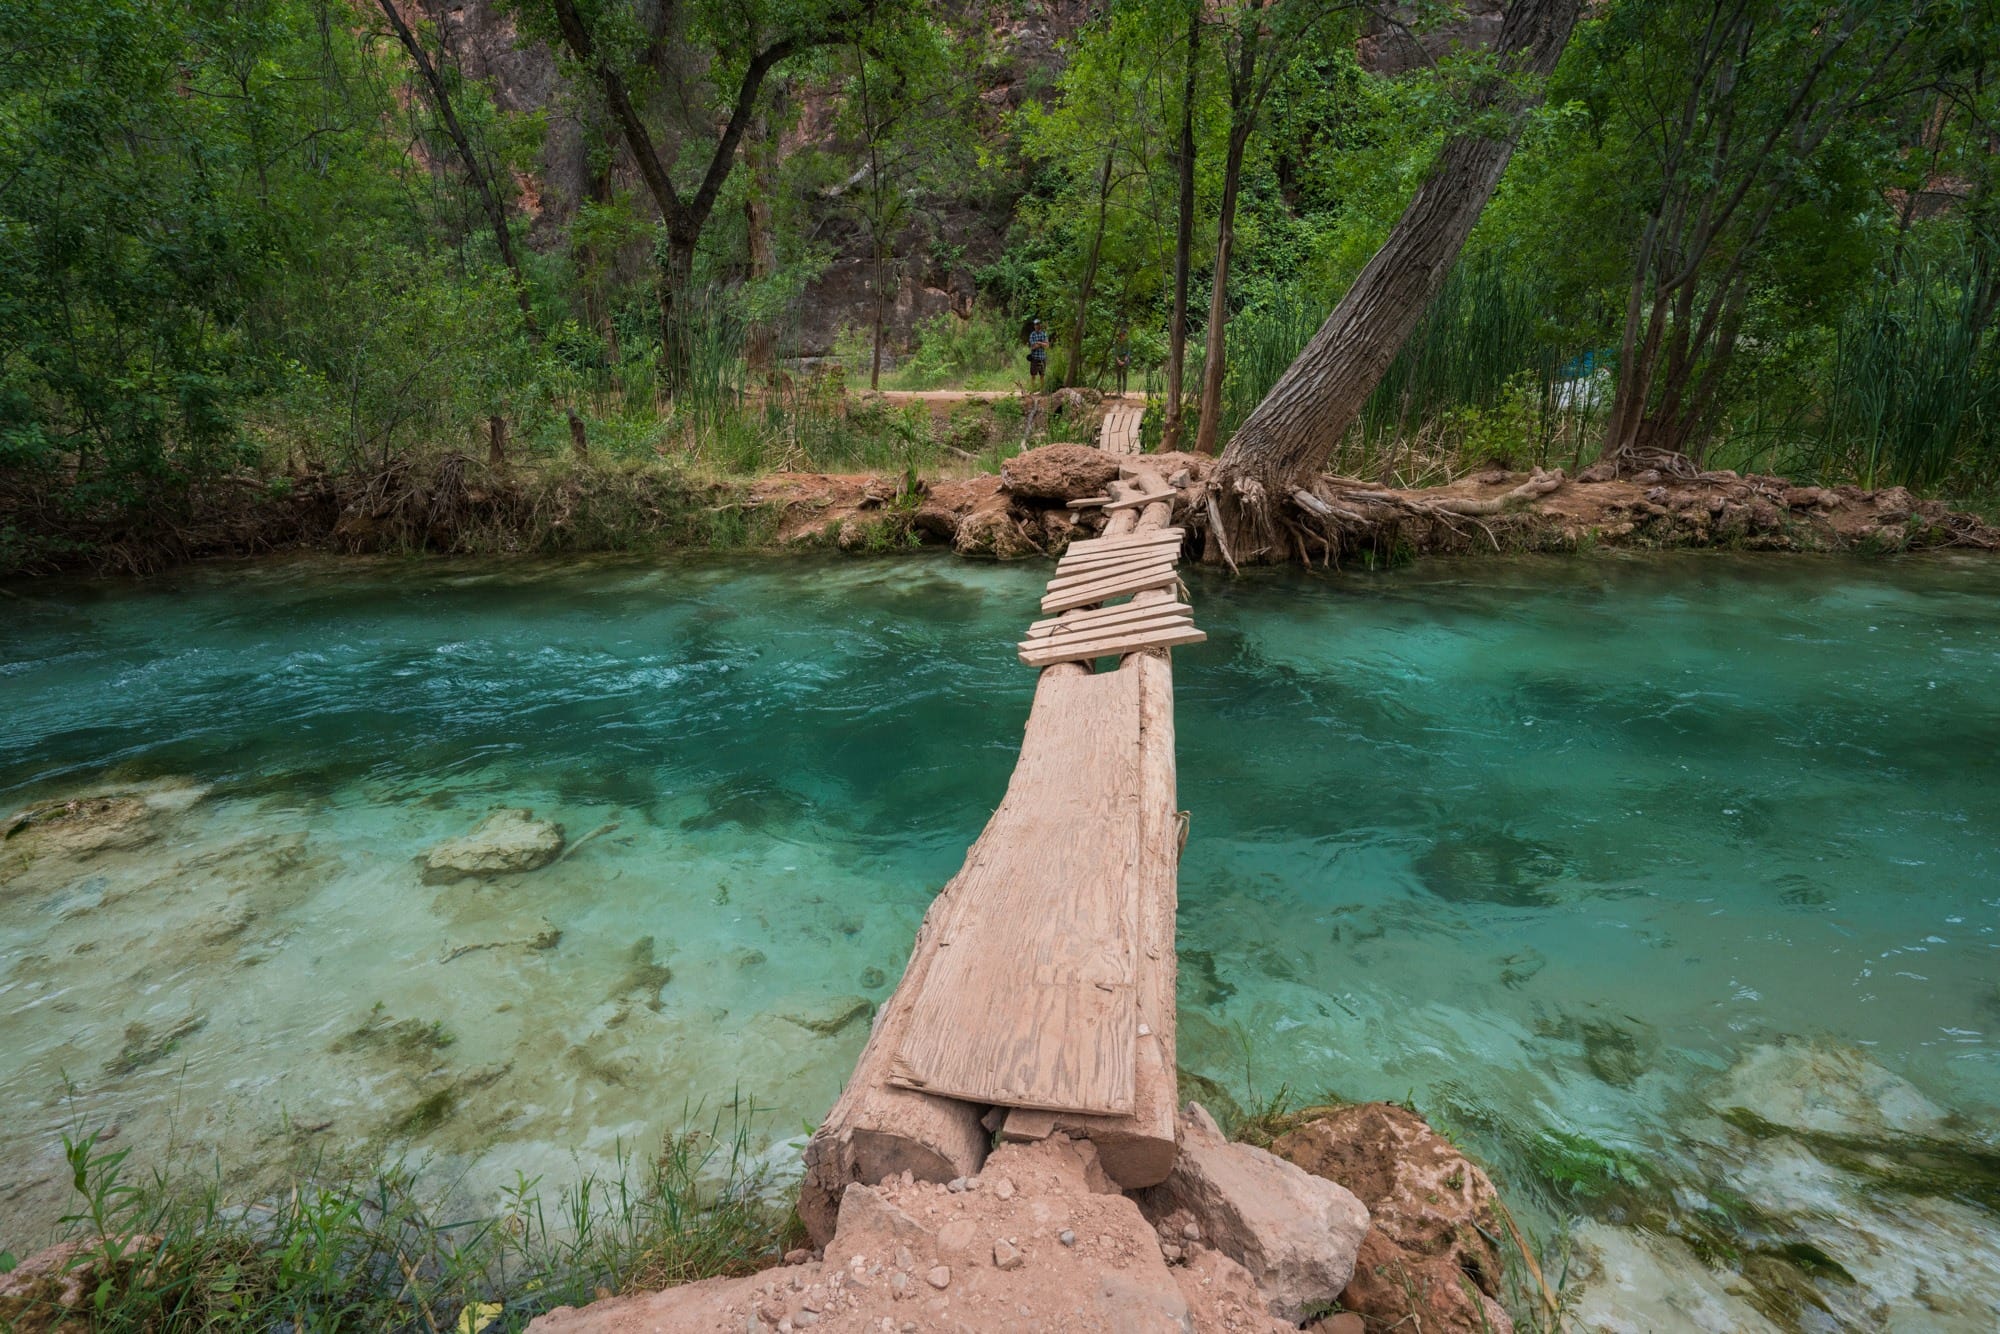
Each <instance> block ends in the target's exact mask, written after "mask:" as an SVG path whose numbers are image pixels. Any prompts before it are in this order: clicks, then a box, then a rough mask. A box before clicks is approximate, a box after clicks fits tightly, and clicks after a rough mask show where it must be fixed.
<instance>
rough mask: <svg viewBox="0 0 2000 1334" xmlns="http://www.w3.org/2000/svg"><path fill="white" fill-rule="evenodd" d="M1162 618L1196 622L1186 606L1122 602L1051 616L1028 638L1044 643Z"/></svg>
mask: <svg viewBox="0 0 2000 1334" xmlns="http://www.w3.org/2000/svg"><path fill="white" fill-rule="evenodd" d="M1161 616H1179V617H1181V618H1183V619H1186V620H1190V621H1191V620H1192V619H1193V618H1194V608H1193V607H1190V606H1188V605H1187V604H1186V603H1185V602H1174V601H1164V602H1154V603H1150V604H1146V603H1138V602H1121V603H1119V604H1118V605H1117V606H1113V607H1098V608H1094V609H1089V610H1084V609H1079V610H1076V611H1067V612H1064V613H1063V614H1062V615H1060V616H1051V617H1049V618H1048V619H1047V620H1045V621H1036V622H1035V623H1034V624H1032V625H1030V626H1029V627H1028V638H1030V639H1045V638H1047V637H1048V636H1050V635H1072V634H1078V633H1081V632H1084V631H1096V630H1101V629H1103V628H1105V627H1106V626H1112V625H1119V624H1123V623H1126V622H1130V621H1150V620H1153V619H1155V618H1157V617H1161Z"/></svg>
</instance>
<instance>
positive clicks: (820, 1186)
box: [799, 405, 1205, 1244]
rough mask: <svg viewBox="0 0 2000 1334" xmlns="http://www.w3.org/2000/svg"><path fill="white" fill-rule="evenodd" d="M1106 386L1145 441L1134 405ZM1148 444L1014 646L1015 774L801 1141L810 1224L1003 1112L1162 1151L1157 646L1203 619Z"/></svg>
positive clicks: (1168, 1084)
mask: <svg viewBox="0 0 2000 1334" xmlns="http://www.w3.org/2000/svg"><path fill="white" fill-rule="evenodd" d="M1119 406H1120V407H1123V408H1128V409H1129V416H1130V427H1129V439H1130V444H1131V450H1132V452H1133V453H1135V454H1136V452H1137V447H1138V415H1139V409H1138V408H1137V407H1133V406H1131V405H1119ZM1112 426H1113V423H1112V420H1111V418H1110V417H1107V419H1106V423H1105V439H1106V441H1107V442H1108V441H1109V440H1110V439H1111V438H1112ZM1121 429H1123V428H1121ZM1120 438H1121V439H1123V438H1124V437H1120ZM1107 447H1108V446H1107ZM1142 457H1143V456H1141V458H1134V459H1133V460H1132V461H1131V462H1130V463H1127V464H1125V465H1123V466H1122V467H1121V469H1120V471H1121V477H1120V480H1118V481H1116V482H1113V483H1112V484H1111V486H1110V487H1109V488H1108V490H1109V495H1108V497H1107V499H1108V501H1109V502H1110V503H1108V504H1106V505H1105V506H1104V507H1103V508H1104V509H1105V510H1106V511H1108V513H1107V522H1106V524H1105V527H1104V532H1103V536H1101V537H1097V538H1092V539H1086V540H1082V541H1078V542H1073V543H1071V544H1070V546H1069V548H1068V550H1067V551H1066V552H1065V554H1064V556H1063V559H1062V560H1061V562H1060V563H1058V565H1057V567H1056V571H1055V574H1054V576H1053V577H1052V578H1051V579H1050V581H1049V584H1048V590H1047V592H1046V594H1045V596H1044V597H1043V599H1042V610H1043V612H1044V613H1045V614H1044V616H1043V618H1042V619H1038V620H1035V621H1033V622H1032V623H1031V624H1030V625H1029V626H1028V629H1027V632H1026V634H1025V636H1024V637H1023V639H1022V640H1021V642H1020V643H1019V644H1018V645H1017V646H1016V651H1017V653H1018V654H1019V656H1020V658H1021V661H1022V662H1023V663H1025V664H1027V665H1029V666H1031V667H1035V668H1038V669H1040V670H1041V676H1040V678H1039V680H1038V682H1037V684H1036V689H1035V699H1034V703H1033V705H1032V707H1031V709H1030V712H1029V716H1028V723H1027V727H1026V729H1025V733H1024V736H1023V739H1022V745H1021V756H1020V759H1019V761H1018V762H1017V764H1016V766H1015V769H1014V774H1013V777H1012V779H1011V780H1010V781H1009V783H1008V787H1007V792H1006V795H1005V797H1004V798H1003V799H1002V801H1001V803H1000V806H999V808H998V809H997V810H996V811H995V812H994V814H993V817H992V819H991V820H990V821H989V822H988V823H987V826H986V828H985V830H984V831H983V832H982V833H981V834H980V836H979V838H978V840H977V841H976V842H975V843H974V844H973V845H972V848H971V849H970V851H969V852H968V854H967V856H966V861H965V865H964V868H963V869H962V870H960V872H959V873H958V875H957V876H955V877H954V878H953V879H952V881H951V882H950V883H949V884H947V885H946V886H945V888H944V889H943V890H942V891H940V893H939V894H938V896H937V898H936V900H935V901H934V902H933V903H932V905H931V909H930V911H929V912H928V913H927V914H926V915H925V918H924V923H923V926H922V928H921V929H920V930H919V931H918V933H917V940H916V944H915V947H914V949H913V950H912V953H911V956H910V963H909V966H908V968H907V969H906V970H905V972H904V975H903V979H902V981H901V983H900V984H899V985H898V986H897V988H896V991H895V994H894V995H893V996H891V998H890V1000H889V1002H888V1004H886V1005H885V1006H884V1007H883V1008H882V1011H881V1013H880V1014H878V1015H877V1017H876V1022H875V1026H874V1029H873V1031H872V1032H871V1033H870V1035H869V1039H868V1044H867V1046H866V1047H865V1048H864V1049H863V1051H862V1054H861V1058H860V1060H859V1062H858V1063H857V1065H856V1067H855V1072H854V1075H853V1078H852V1079H851V1080H850V1081H849V1083H848V1086H847V1088H846V1090H845V1091H844V1092H843V1093H842V1094H841V1096H840V1099H839V1101H838V1102H836V1103H835V1105H834V1107H833V1109H832V1111H831V1112H829V1113H828V1116H827V1119H826V1121H825V1122H823V1123H822V1124H821V1126H820V1127H819V1129H818V1130H817V1131H816V1132H815V1133H814V1135H813V1137H812V1140H811V1142H810V1143H809V1144H808V1146H807V1149H806V1168H807V1170H806V1181H805V1184H804V1186H803V1187H802V1189H801V1194H800V1201H799V1213H800V1217H801V1218H802V1219H803V1220H804V1221H805V1223H806V1226H807V1229H808V1231H809V1232H810V1233H811V1234H812V1235H813V1237H814V1238H815V1240H816V1241H818V1242H820V1243H822V1244H823V1243H824V1241H825V1240H826V1238H827V1237H828V1236H830V1235H831V1233H832V1230H833V1225H834V1219H835V1216H836V1214H837V1211H838V1205H839V1199H840V1196H841V1193H842V1192H843V1191H844V1190H845V1189H846V1186H847V1184H848V1183H850V1182H853V1181H868V1182H872V1181H877V1180H880V1179H881V1178H882V1177H884V1176H888V1175H894V1174H898V1173H900V1172H903V1171H910V1172H912V1173H914V1174H915V1175H917V1176H919V1177H921V1178H924V1179H927V1180H946V1179H949V1178H950V1177H953V1176H965V1175H969V1174H971V1173H974V1172H976V1171H977V1170H978V1168H979V1165H980V1163H981V1162H982V1161H984V1157H985V1153H986V1150H987V1148H988V1147H989V1146H990V1144H991V1142H992V1135H993V1134H994V1133H996V1132H997V1133H998V1134H999V1135H1000V1136H1001V1137H1002V1138H1005V1139H1016V1140H1019V1139H1039V1138H1043V1137H1046V1136H1048V1135H1050V1134H1054V1133H1057V1132H1062V1133H1067V1134H1070V1135H1072V1136H1076V1137H1079V1138H1088V1139H1090V1140H1091V1141H1092V1142H1093V1143H1094V1144H1095V1145H1096V1146H1097V1150H1098V1155H1099V1161H1100V1163H1101V1164H1102V1165H1103V1167H1104V1170H1105V1171H1106V1172H1107V1173H1108V1174H1109V1175H1110V1177H1111V1178H1112V1180H1113V1181H1115V1182H1117V1183H1118V1184H1119V1185H1121V1186H1124V1187H1127V1188H1136V1187H1142V1186H1148V1185H1154V1184H1157V1183H1158V1182H1159V1181H1161V1180H1163V1179H1164V1178H1165V1176H1166V1174H1167V1172H1168V1171H1169V1170H1170V1169H1171V1167H1172V1166H1173V1161H1174V1157H1175V1152H1176V1148H1175V1124H1176V1123H1175V1111H1176V1108H1177V1105H1178V1090H1177V1087H1176V1084H1177V1080H1176V1075H1175V1062H1174V1021H1175V1014H1174V980H1175V973H1176V961H1175V954H1174V918H1175V913H1176V908H1177V899H1178V894H1177V890H1176V884H1175V882H1176V878H1177V874H1178V868H1179V864H1180V844H1181V841H1182V839H1183V837H1184V829H1185V826H1184V824H1183V821H1182V818H1181V816H1180V815H1179V813H1178V811H1177V809H1176V803H1175V793H1174V739H1173V671H1172V667H1171V664H1170V662H1169V658H1168V653H1167V650H1168V649H1169V648H1172V647H1175V646H1179V645H1183V644H1192V643H1200V642H1201V641H1202V640H1203V639H1204V638H1205V636H1204V635H1203V634H1202V632H1201V631H1200V630H1199V629H1197V628H1195V625H1194V616H1193V609H1192V608H1191V607H1189V606H1188V605H1187V603H1186V602H1185V601H1183V600H1182V599H1181V596H1180V595H1181V594H1182V593H1183V592H1184V590H1183V589H1182V587H1181V583H1180V578H1179V574H1178V571H1177V562H1178V559H1179V556H1180V549H1181V539H1182V534H1181V532H1180V530H1179V529H1175V528H1170V527H1168V526H1167V525H1168V521H1169V519H1170V517H1171V514H1172V509H1173V505H1174V503H1175V492H1174V491H1173V490H1172V489H1171V488H1170V487H1168V486H1167V485H1166V483H1165V482H1163V481H1162V480H1161V479H1160V477H1159V476H1158V474H1157V471H1156V470H1155V469H1153V468H1152V467H1150V466H1149V465H1147V464H1146V463H1144V462H1143V461H1142ZM1106 659H1110V660H1115V663H1114V664H1113V665H1112V666H1110V667H1109V668H1108V669H1107V670H1104V671H1093V664H1095V663H1096V662H1097V661H1098V660H1106Z"/></svg>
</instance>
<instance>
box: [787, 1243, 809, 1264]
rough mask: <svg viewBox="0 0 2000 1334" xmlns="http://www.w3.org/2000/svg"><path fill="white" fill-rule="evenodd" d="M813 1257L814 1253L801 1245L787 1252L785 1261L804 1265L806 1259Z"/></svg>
mask: <svg viewBox="0 0 2000 1334" xmlns="http://www.w3.org/2000/svg"><path fill="white" fill-rule="evenodd" d="M812 1258H813V1253H812V1252H811V1251H809V1250H807V1249H805V1248H804V1247H803V1246H801V1247H800V1248H799V1249H797V1250H795V1251H786V1252H785V1263H786V1264H788V1265H802V1264H804V1263H805V1262H806V1261H808V1260H810V1259H812Z"/></svg>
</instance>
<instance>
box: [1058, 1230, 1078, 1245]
mask: <svg viewBox="0 0 2000 1334" xmlns="http://www.w3.org/2000/svg"><path fill="white" fill-rule="evenodd" d="M1056 1240H1057V1241H1059V1242H1061V1243H1062V1244H1063V1245H1065V1246H1074V1245H1076V1233H1074V1232H1072V1231H1070V1230H1069V1229H1068V1228H1064V1229H1063V1230H1062V1231H1061V1232H1058V1233H1057V1234H1056Z"/></svg>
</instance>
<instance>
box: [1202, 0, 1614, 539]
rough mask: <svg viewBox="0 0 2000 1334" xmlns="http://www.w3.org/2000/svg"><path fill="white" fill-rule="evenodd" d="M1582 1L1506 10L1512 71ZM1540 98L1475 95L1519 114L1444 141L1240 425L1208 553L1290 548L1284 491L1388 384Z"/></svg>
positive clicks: (1521, 71) (1487, 90)
mask: <svg viewBox="0 0 2000 1334" xmlns="http://www.w3.org/2000/svg"><path fill="white" fill-rule="evenodd" d="M1580 4H1581V0H1515V3H1513V4H1511V5H1510V6H1508V9H1507V15H1506V18H1505V20H1504V21H1503V23H1502V25H1501V29H1500V41H1499V51H1498V55H1499V68H1500V70H1501V71H1502V72H1503V74H1504V75H1506V76H1512V77H1517V78H1518V77H1519V76H1522V75H1528V76H1544V75H1546V74H1548V73H1549V71H1551V70H1552V69H1554V68H1555V64H1556V60H1557V58H1558V57H1559V56H1560V55H1561V54H1562V50H1563V47H1564V45H1565V44H1566V43H1567V42H1568V40H1569V34H1570V30H1571V28H1573V27H1574V26H1575V24H1576V18H1577V12H1578V9H1579V8H1580ZM1530 104H1531V99H1530V98H1529V97H1526V96H1524V95H1522V94H1520V93H1519V92H1517V91H1515V87H1514V85H1513V84H1511V83H1510V82H1509V81H1508V79H1507V78H1505V77H1500V78H1495V79H1493V80H1491V81H1489V82H1488V84H1487V85H1486V86H1485V87H1483V88H1482V89H1481V90H1480V91H1479V93H1478V94H1476V95H1475V97H1474V99H1473V107H1472V114H1474V115H1479V114H1481V113H1484V112H1491V111H1493V110H1494V109H1499V108H1504V109H1505V110H1506V111H1508V112H1510V113H1512V114H1511V115H1510V116H1509V127H1508V128H1507V129H1506V130H1505V131H1503V132H1502V133H1500V134H1499V135H1498V136H1497V137H1496V136H1494V135H1490V134H1485V133H1479V132H1476V131H1465V132H1462V133H1460V134H1456V135H1454V136H1452V138H1450V139H1449V140H1447V141H1446V143H1445V145H1444V148H1443V149H1442V150H1441V151H1440V152H1439V154H1438V159H1437V162H1436V163H1435V164H1434V165H1433V166H1432V167H1431V170H1430V172H1429V174H1428V175H1427V176H1426V177H1425V178H1424V182H1423V184H1422V185H1420V186H1418V187H1417V193H1416V196H1415V198H1413V199H1411V200H1410V204H1409V207H1408V208H1407V209H1405V210H1404V211H1403V216H1402V217H1401V219H1399V220H1398V221H1397V223H1396V226H1395V228H1394V229H1393V230H1391V232H1390V233H1389V239H1388V240H1387V241H1386V242H1384V243H1383V245H1382V248H1381V249H1380V250H1378V251H1377V252H1376V253H1375V256H1374V258H1373V259H1371V260H1369V261H1368V265H1367V267H1366V268H1364V269H1363V270H1362V271H1361V276H1360V277H1358V278H1356V279H1355V281H1354V285H1353V286H1352V287H1350V288H1349V289H1348V291H1347V294H1346V295H1345V296H1344V297H1342V298H1341V300H1340V304H1339V305H1338V306H1336V307H1335V308H1334V311H1333V313H1332V314H1331V315H1329V316H1328V317H1327V320H1326V323H1325V324H1323V325H1321V326H1320V330H1319V332H1318V333H1316V334H1314V335H1313V338H1312V341H1311V342H1309V343H1307V344H1306V347H1305V350H1304V351H1303V352H1301V353H1300V354H1299V356H1298V359H1297V360H1295V361H1294V362H1293V363H1292V365H1291V367H1290V368H1289V369H1288V370H1286V372H1285V373H1284V374H1283V375H1282V376H1280V377H1279V379H1278V383H1277V384H1275V385H1273V386H1272V388H1271V392H1270V393H1269V394H1267V395H1266V396H1265V398H1264V401H1263V402H1261V403H1259V404H1258V405H1257V408H1256V410H1255V411H1254V412H1252V413H1251V414H1250V416H1249V418H1248V419H1247V420H1245V421H1244V423H1243V425H1242V426H1240V427H1238V428H1237V431H1236V434H1235V436H1234V437H1233V438H1232V439H1231V440H1230V442H1229V447H1228V449H1227V450H1225V451H1224V452H1223V455H1222V459H1221V460H1220V462H1219V463H1218V464H1217V467H1216V469H1215V472H1214V474H1213V475H1212V477H1211V479H1210V489H1209V495H1210V498H1211V499H1212V500H1213V501H1214V502H1215V506H1216V513H1217V516H1218V518H1219V520H1220V523H1219V526H1218V525H1216V524H1212V525H1211V529H1210V535H1209V550H1208V557H1209V559H1211V560H1212V559H1216V558H1217V557H1218V556H1220V555H1221V553H1222V551H1223V550H1224V549H1225V548H1226V549H1227V550H1228V551H1229V552H1230V553H1231V554H1232V555H1233V557H1234V561H1235V563H1244V562H1249V561H1255V560H1268V559H1271V558H1273V557H1277V556H1282V555H1283V554H1284V546H1283V543H1282V532H1281V529H1280V527H1279V524H1278V516H1277V514H1276V513H1275V511H1274V508H1273V507H1274V506H1275V505H1276V503H1277V498H1279V497H1284V496H1288V495H1289V494H1290V493H1291V492H1292V491H1293V490H1294V489H1296V488H1298V487H1301V486H1306V485H1309V484H1310V481H1311V478H1312V476H1313V475H1314V474H1315V473H1317V472H1318V471H1319V469H1320V468H1322V467H1324V466H1325V464H1326V460H1327V458H1328V457H1329V456H1330V455H1331V454H1332V452H1333V450H1334V448H1335V447H1336V446H1337V445H1338V444H1339V443H1340V440H1341V437H1343V436H1344V435H1346V433H1347V431H1348V428H1349V427H1351V426H1352V425H1353V424H1354V421H1355V418H1356V417H1357V416H1359V415H1360V412H1361V408H1362V405H1363V404H1364V403H1366V402H1367V400H1368V396H1369V394H1371V393H1373V392H1374V390H1375V386H1376V385H1378V384H1380V383H1381V380H1382V376H1383V374H1384V373H1385V372H1386V371H1387V370H1388V369H1389V363H1390V362H1391V361H1393V360H1394V359H1395V356H1396V353H1397V352H1398V351H1400V350H1401V348H1402V346H1403V344H1404V342H1406V341H1407V340H1408V338H1409V336H1410V333H1411V332H1412V331H1413V330H1414V329H1415V328H1416V326H1417V323H1418V321H1419V320H1420V319H1422V317H1423V313H1424V310H1425V309H1426V308H1427V307H1428V306H1429V305H1430V302H1431V299H1432V297H1434V296H1435V295H1436V294H1437V290H1438V288H1439V287H1440V286H1441V285H1442V284H1443V282H1444V278H1445V274H1446V273H1447V272H1448V271H1449V270H1450V268H1451V266H1452V264H1453V263H1454V262H1455V261H1456V260H1457V258H1458V253H1459V251H1460V249H1462V248H1463V247H1464V245H1465V239H1466V237H1467V236H1469V235H1470V234H1471V232H1472V228H1473V224H1475V223H1476V222H1478V221H1479V215H1480V213H1481V211H1482V210H1484V208H1485V207H1486V201H1487V200H1488V199H1489V198H1491V197H1492V194H1493V189H1494V187H1495V186H1496V185H1498V184H1499V181H1500V176H1501V174H1502V173H1503V172H1504V171H1505V170H1506V168H1507V161H1508V159H1509V158H1510V157H1512V156H1513V152H1514V143H1515V141H1516V139H1517V138H1518V136H1519V130H1520V125H1521V122H1522V113H1524V112H1525V111H1526V110H1527V108H1528V106H1529V105H1530Z"/></svg>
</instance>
